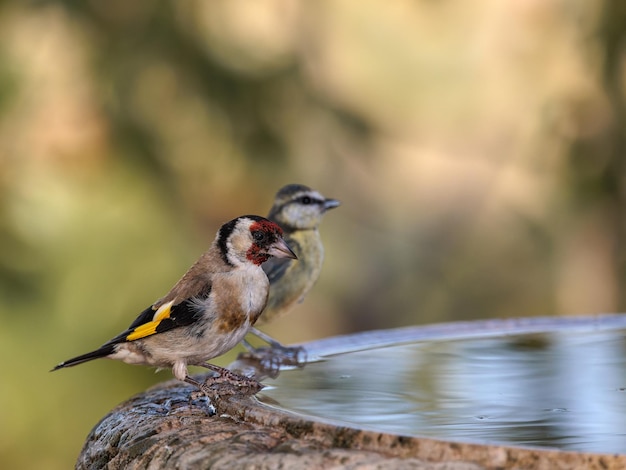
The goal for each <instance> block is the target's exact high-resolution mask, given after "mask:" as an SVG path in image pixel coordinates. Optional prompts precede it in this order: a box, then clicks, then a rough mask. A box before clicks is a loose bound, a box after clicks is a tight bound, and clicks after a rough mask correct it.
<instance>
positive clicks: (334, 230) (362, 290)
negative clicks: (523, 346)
mask: <svg viewBox="0 0 626 470" xmlns="http://www.w3.org/2000/svg"><path fill="white" fill-rule="evenodd" d="M625 35H626V3H624V2H622V1H618V0H614V1H599V2H583V1H579V0H534V1H533V0H530V1H529V0H511V1H507V2H498V1H488V0H478V1H473V2H462V1H454V0H439V1H434V0H420V1H408V0H401V1H396V2H380V1H378V2H377V1H333V2H330V1H319V2H306V1H303V0H272V1H266V2H255V1H251V0H247V1H246V0H221V1H212V2H206V1H199V0H196V1H193V0H178V1H176V2H162V1H146V0H135V1H132V2H129V1H125V0H106V1H105V0H88V1H39V2H28V1H24V2H0V240H1V242H0V292H1V296H2V306H1V307H0V309H1V310H0V319H1V320H2V325H3V326H2V328H0V353H1V355H2V358H3V362H4V363H3V374H2V378H1V379H0V399H1V400H2V406H1V407H0V423H1V426H0V466H1V467H2V468H46V469H52V470H55V469H66V468H70V467H72V465H73V463H74V461H75V458H76V456H77V454H78V452H79V450H80V448H81V446H82V442H83V440H84V438H85V436H86V435H87V433H88V432H89V430H90V429H91V428H92V427H93V426H94V425H95V424H96V422H97V421H98V419H99V418H100V417H102V416H103V415H104V414H105V413H106V412H107V411H109V410H110V409H111V408H112V407H114V406H115V405H116V404H118V403H119V402H121V401H123V400H125V399H126V398H128V397H130V396H132V395H133V394H135V393H137V392H139V391H141V390H143V389H145V388H146V387H148V386H150V385H151V384H154V383H156V382H158V381H163V380H166V379H169V378H170V377H171V374H170V373H169V372H167V371H166V372H161V373H159V374H157V375H155V374H154V372H153V371H152V370H150V369H148V368H143V367H132V366H128V365H124V364H120V363H113V362H109V361H96V362H93V363H90V364H88V365H84V366H81V367H77V368H73V369H68V370H64V371H61V372H57V373H55V374H49V373H48V370H49V369H50V368H51V367H52V366H54V365H55V364H56V363H58V362H59V361H61V360H64V359H67V358H69V357H71V356H74V355H76V354H79V353H82V352H86V351H88V350H91V349H93V348H95V347H97V346H99V345H100V344H102V343H103V342H104V341H106V340H108V339H109V338H110V337H112V336H113V335H115V334H117V333H118V332H119V331H121V330H122V329H123V328H125V327H126V326H127V325H128V324H129V323H130V321H131V320H132V319H133V318H134V316H135V315H136V314H137V313H138V312H139V311H140V310H142V309H143V308H145V307H146V306H147V305H149V304H150V303H152V302H153V301H154V300H156V299H157V298H158V297H159V296H161V295H162V294H163V293H164V292H165V291H167V290H168V289H169V287H171V285H172V284H173V283H174V282H175V281H176V280H177V279H178V278H179V276H180V275H182V273H183V272H184V271H185V270H186V269H187V267H188V266H189V265H190V264H191V263H192V262H193V261H194V260H195V258H196V257H197V256H198V255H199V254H200V253H201V252H202V251H203V250H204V249H206V247H207V246H208V244H209V243H210V241H211V240H212V239H213V237H214V235H215V232H216V230H217V229H218V227H219V226H220V225H221V224H222V223H223V222H225V221H227V220H229V219H231V218H233V217H235V216H237V215H241V214H244V213H259V214H266V213H267V211H268V209H269V207H270V205H271V202H272V199H273V195H274V193H275V191H276V190H277V189H278V188H280V187H281V186H282V185H284V184H286V183H304V184H307V185H310V186H312V187H314V188H316V189H318V190H320V191H321V192H322V193H323V194H324V195H326V196H328V197H334V198H338V199H340V200H341V201H342V203H343V205H342V206H341V207H340V208H339V209H337V210H335V211H333V212H331V213H329V214H328V215H327V216H326V219H325V221H324V223H323V225H322V230H321V231H322V236H323V238H324V241H325V245H326V262H325V266H324V270H323V272H322V276H321V279H320V281H319V282H318V284H317V286H316V288H315V289H314V291H313V292H312V293H311V294H310V295H309V296H308V298H307V300H306V302H304V303H303V304H302V305H300V306H299V307H298V308H297V310H296V311H294V312H293V314H292V315H291V316H289V317H287V318H285V319H281V320H280V321H279V322H278V323H276V324H273V325H271V326H269V327H267V328H266V331H268V332H270V333H272V334H274V335H275V336H276V337H277V338H279V339H280V340H282V341H284V342H296V341H306V340H310V339H314V338H320V337H324V336H328V335H333V334H337V333H348V332H354V331H359V330H365V329H373V328H389V327H398V326H403V325H415V324H424V323H430V322H441V321H451V320H468V319H475V318H489V317H510V316H531V315H576V314H585V313H597V312H609V311H610V312H613V311H621V310H624V306H625V298H624V294H623V289H622V286H623V285H624V281H625V275H626V263H625V257H626V250H625V247H624V240H625V239H626V238H625V235H626V233H625V232H626V225H625V223H624V217H623V214H624V211H625V210H626V168H625V164H626V159H625V156H626V155H625V150H626V148H625V145H624V144H625V136H626V133H625V129H624V126H625V122H626V120H625V112H626V109H625V100H624V97H625V90H626V52H625V51H626V49H625V48H624V44H626V42H625ZM228 360H229V358H224V359H222V360H221V361H218V362H219V363H221V364H226V363H228Z"/></svg>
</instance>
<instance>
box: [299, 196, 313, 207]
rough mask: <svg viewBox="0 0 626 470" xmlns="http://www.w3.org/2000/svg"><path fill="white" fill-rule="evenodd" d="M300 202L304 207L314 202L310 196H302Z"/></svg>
mask: <svg viewBox="0 0 626 470" xmlns="http://www.w3.org/2000/svg"><path fill="white" fill-rule="evenodd" d="M300 202H301V203H302V204H304V205H308V204H311V203H312V202H313V200H312V199H311V198H310V197H309V196H302V197H301V198H300Z"/></svg>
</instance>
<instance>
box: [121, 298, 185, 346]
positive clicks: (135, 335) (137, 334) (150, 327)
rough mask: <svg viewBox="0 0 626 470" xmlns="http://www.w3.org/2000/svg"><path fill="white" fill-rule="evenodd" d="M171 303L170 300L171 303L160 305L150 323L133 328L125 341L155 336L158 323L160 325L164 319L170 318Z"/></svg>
mask: <svg viewBox="0 0 626 470" xmlns="http://www.w3.org/2000/svg"><path fill="white" fill-rule="evenodd" d="M173 303H174V301H173V300H172V301H171V302H168V303H166V304H163V305H161V306H160V307H159V309H158V310H157V311H156V312H155V313H154V317H152V321H149V322H148V323H144V324H143V325H139V326H138V327H137V328H135V329H134V330H133V332H132V333H131V334H129V335H128V336H127V337H126V341H135V340H136V339H141V338H145V337H146V336H150V335H153V334H155V333H156V329H157V326H159V323H161V321H163V320H164V319H166V318H169V317H170V313H171V312H172V304H173Z"/></svg>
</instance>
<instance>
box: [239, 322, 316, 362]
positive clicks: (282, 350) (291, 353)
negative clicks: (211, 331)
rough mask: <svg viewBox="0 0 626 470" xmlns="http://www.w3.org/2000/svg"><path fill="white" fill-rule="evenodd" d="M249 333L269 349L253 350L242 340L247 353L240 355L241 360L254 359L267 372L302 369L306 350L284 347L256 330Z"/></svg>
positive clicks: (305, 359) (298, 347) (296, 347)
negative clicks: (287, 367) (285, 367)
mask: <svg viewBox="0 0 626 470" xmlns="http://www.w3.org/2000/svg"><path fill="white" fill-rule="evenodd" d="M250 333H252V334H253V335H255V336H256V337H258V338H260V339H262V340H263V341H265V342H266V343H267V344H268V345H269V347H261V348H253V347H252V345H251V344H250V343H248V342H247V341H245V340H244V346H245V347H246V349H248V352H247V353H243V354H241V355H240V357H242V358H247V359H256V360H258V361H259V363H260V364H261V366H262V367H263V368H264V369H267V370H270V371H271V370H274V369H280V366H282V365H286V366H296V367H304V365H305V364H306V361H307V353H306V349H304V348H303V347H302V346H285V345H283V344H281V343H279V342H278V341H276V340H275V339H274V338H272V337H271V336H270V335H268V334H266V333H263V332H262V331H260V330H257V329H256V328H250Z"/></svg>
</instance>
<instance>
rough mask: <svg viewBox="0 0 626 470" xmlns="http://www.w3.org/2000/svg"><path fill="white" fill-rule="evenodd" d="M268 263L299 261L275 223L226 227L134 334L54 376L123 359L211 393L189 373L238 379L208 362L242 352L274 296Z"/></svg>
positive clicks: (248, 221) (240, 220)
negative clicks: (197, 369)
mask: <svg viewBox="0 0 626 470" xmlns="http://www.w3.org/2000/svg"><path fill="white" fill-rule="evenodd" d="M270 258H290V259H295V258H296V255H295V254H294V253H293V251H291V249H290V247H289V246H288V244H287V243H286V242H285V240H284V239H283V231H282V229H281V228H280V227H279V226H278V225H277V224H275V223H274V222H271V221H269V220H267V219H265V218H263V217H259V216H255V215H245V216H241V217H237V218H236V219H233V220H231V221H230V222H227V223H226V224H224V225H223V226H222V227H221V228H220V229H219V231H218V232H217V235H216V237H215V240H214V241H213V243H212V245H211V247H210V248H209V249H208V251H206V252H205V253H204V254H203V255H202V256H201V257H200V259H198V261H196V263H195V264H194V265H193V266H191V268H189V270H188V271H187V272H186V273H185V275H184V276H183V277H182V278H181V279H180V280H179V281H178V282H177V283H176V284H175V285H174V287H172V289H171V290H170V291H169V293H168V294H167V295H165V297H163V298H161V299H159V300H157V301H156V302H155V303H154V304H152V305H151V306H150V307H148V308H146V309H145V310H144V311H143V312H141V313H140V314H139V316H138V317H137V318H136V319H135V321H133V322H132V324H131V325H130V326H129V327H128V329H126V330H125V331H123V332H122V333H120V334H119V335H117V336H116V337H115V338H113V339H112V340H110V341H108V342H107V343H105V344H104V345H103V346H102V347H100V348H99V349H96V350H95V351H92V352H89V353H87V354H83V355H81V356H77V357H74V358H72V359H69V360H67V361H64V362H62V363H60V364H59V365H57V366H56V367H55V368H54V369H53V370H58V369H62V368H64V367H70V366H75V365H77V364H81V363H83V362H87V361H90V360H92V359H97V358H109V359H118V360H121V361H123V362H126V363H128V364H143V365H149V366H155V367H157V368H166V367H171V368H172V372H173V374H174V376H175V377H176V378H177V379H178V380H182V381H185V382H187V383H190V384H192V385H195V386H196V387H198V388H200V390H202V391H205V390H207V382H205V383H200V382H198V381H197V380H194V379H193V378H191V377H190V376H189V372H188V370H187V366H188V365H194V366H202V367H206V368H208V369H211V370H213V371H216V372H218V374H219V376H218V378H219V377H220V376H221V377H224V376H226V375H227V376H228V377H232V376H233V374H232V373H230V371H228V370H227V369H224V368H221V367H218V366H215V365H213V364H209V363H208V362H207V361H209V360H211V359H213V358H215V357H217V356H220V355H222V354H224V353H225V352H227V351H229V350H230V349H232V348H233V347H234V346H235V345H237V344H238V343H239V342H240V341H241V340H242V339H243V338H244V336H245V335H246V333H247V332H248V330H249V329H250V327H251V326H252V325H254V323H255V322H256V320H257V319H258V318H259V315H260V314H261V312H262V311H263V309H264V308H265V305H266V303H267V299H268V291H269V281H268V278H267V276H266V274H265V273H264V272H263V269H262V268H261V265H262V263H264V262H265V261H267V260H269V259H270ZM209 380H211V378H209V379H207V381H209Z"/></svg>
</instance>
